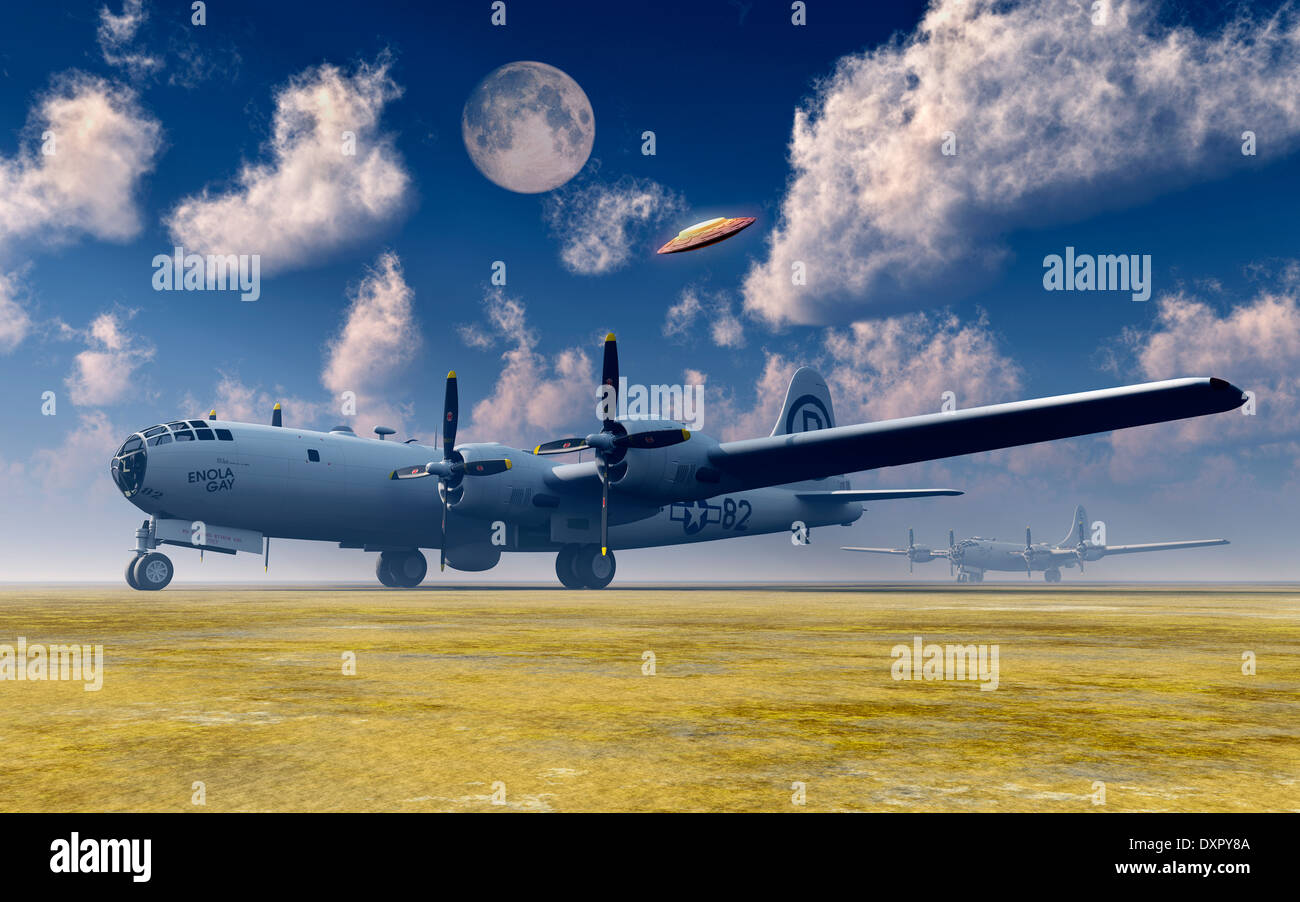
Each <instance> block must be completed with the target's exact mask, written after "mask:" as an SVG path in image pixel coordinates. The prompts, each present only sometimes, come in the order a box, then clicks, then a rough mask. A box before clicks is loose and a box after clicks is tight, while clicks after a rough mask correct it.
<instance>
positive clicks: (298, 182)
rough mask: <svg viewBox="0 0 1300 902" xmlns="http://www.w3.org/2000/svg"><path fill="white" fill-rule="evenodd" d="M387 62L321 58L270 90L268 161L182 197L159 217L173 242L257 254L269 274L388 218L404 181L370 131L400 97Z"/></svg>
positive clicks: (387, 145)
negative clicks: (353, 64) (350, 67)
mask: <svg viewBox="0 0 1300 902" xmlns="http://www.w3.org/2000/svg"><path fill="white" fill-rule="evenodd" d="M388 69H389V64H388V61H387V59H386V58H382V57H381V58H380V59H379V60H378V61H377V62H376V63H374V64H366V63H362V64H360V65H359V66H358V67H357V69H356V71H355V72H353V73H352V74H350V75H349V74H347V73H345V72H343V71H342V70H340V69H339V68H338V67H336V66H332V65H328V64H326V65H322V66H318V67H316V68H313V69H309V70H307V71H305V72H302V73H300V74H298V75H296V76H295V77H293V78H292V79H290V80H289V83H288V84H287V85H285V86H284V87H283V88H281V89H280V90H279V91H278V92H277V93H276V95H275V115H274V119H273V126H272V135H271V140H270V143H269V146H268V147H267V156H268V157H269V159H268V160H267V161H265V162H258V163H247V164H245V165H244V166H243V168H242V169H241V170H240V172H239V175H238V176H237V177H236V179H235V185H234V186H233V187H231V188H230V189H228V190H214V189H205V190H204V191H203V192H201V193H200V194H198V195H196V196H193V197H189V198H186V199H185V200H182V201H181V202H180V203H179V204H178V205H177V207H176V208H175V209H174V210H173V211H172V212H171V214H170V215H169V216H168V218H167V226H168V228H169V230H170V232H171V236H172V239H173V240H174V241H175V242H176V243H178V244H181V245H183V246H184V247H185V248H186V250H187V251H191V252H195V253H201V254H245V253H246V254H261V255H262V271H263V272H276V271H283V270H285V269H289V268H292V267H294V266H298V265H301V264H303V263H305V262H307V261H308V260H311V259H313V258H316V257H319V256H320V255H321V254H323V253H325V252H327V251H329V250H332V249H334V248H338V247H341V246H344V245H346V244H349V243H351V242H353V241H355V240H356V239H357V237H358V236H360V235H364V234H365V233H367V232H370V231H373V230H374V229H375V228H377V227H378V226H379V225H380V224H382V223H384V222H387V221H389V220H391V219H392V218H394V217H395V216H396V215H397V214H398V213H399V212H400V211H401V209H402V208H403V206H404V203H405V201H406V198H407V191H408V188H409V186H410V180H411V179H410V175H409V174H408V173H407V171H406V168H405V167H404V165H403V162H402V159H401V157H400V156H399V154H398V153H397V150H396V148H395V147H394V145H393V139H392V137H391V136H390V135H386V134H384V133H382V132H381V131H380V128H379V120H380V116H381V114H382V113H383V110H384V107H385V106H386V105H387V104H388V102H389V101H391V100H393V99H394V98H396V97H398V96H399V95H400V94H401V89H400V88H399V87H398V85H397V84H396V83H395V82H394V81H393V80H392V78H390V77H389V72H388ZM347 133H350V134H351V135H353V136H355V153H354V154H349V153H346V152H345V149H346V148H347V141H348V139H347V137H346V135H347Z"/></svg>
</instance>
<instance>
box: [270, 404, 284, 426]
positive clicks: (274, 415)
mask: <svg viewBox="0 0 1300 902" xmlns="http://www.w3.org/2000/svg"><path fill="white" fill-rule="evenodd" d="M281 424H282V421H281V414H280V402H279V401H276V402H275V407H274V408H273V409H272V410H271V425H272V426H279V425H281Z"/></svg>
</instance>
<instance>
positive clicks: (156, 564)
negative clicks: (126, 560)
mask: <svg viewBox="0 0 1300 902" xmlns="http://www.w3.org/2000/svg"><path fill="white" fill-rule="evenodd" d="M131 573H132V575H133V576H134V577H135V582H136V587H137V588H140V589H144V590H145V591H148V592H157V591H158V590H159V589H163V588H166V586H167V584H168V583H170V582H171V581H172V576H174V575H175V573H176V569H175V568H174V567H172V562H171V560H170V559H169V558H168V557H167V555H165V554H159V553H158V552H156V551H151V552H149V553H148V554H144V555H141V556H140V557H139V558H137V559H136V561H135V563H134V564H133V565H132V566H131ZM128 582H129V580H128Z"/></svg>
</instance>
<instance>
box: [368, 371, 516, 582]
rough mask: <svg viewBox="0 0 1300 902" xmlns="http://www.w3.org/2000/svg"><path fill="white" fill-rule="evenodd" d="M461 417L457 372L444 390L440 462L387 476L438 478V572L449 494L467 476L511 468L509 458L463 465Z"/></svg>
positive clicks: (443, 567) (450, 375)
mask: <svg viewBox="0 0 1300 902" xmlns="http://www.w3.org/2000/svg"><path fill="white" fill-rule="evenodd" d="M459 418H460V396H459V393H458V392H457V390H456V371H455V370H452V371H451V372H450V373H448V374H447V391H446V395H445V398H444V402H443V416H442V460H431V461H429V462H428V463H426V464H423V465H416V466H411V467H405V468H404V469H401V470H394V471H393V472H392V473H390V474H388V478H389V479H423V478H424V477H425V476H436V477H437V478H438V498H439V499H440V500H441V501H442V527H441V530H440V532H439V537H440V538H439V541H438V569H439V570H446V569H447V508H448V506H449V503H448V494H449V493H450V492H451V491H452V490H454V489H455V488H457V487H458V486H459V485H460V482H461V480H462V479H463V478H464V477H466V476H493V475H495V474H497V473H504V472H505V471H506V470H509V469H510V466H511V464H510V459H509V458H506V457H503V458H500V459H496V460H471V461H468V462H466V460H465V458H463V457H462V456H461V455H460V453H459V452H458V451H456V450H455V448H456V422H457V420H459Z"/></svg>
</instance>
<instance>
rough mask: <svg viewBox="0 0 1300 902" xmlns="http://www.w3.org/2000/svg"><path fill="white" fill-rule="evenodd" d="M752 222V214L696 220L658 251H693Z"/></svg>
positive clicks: (665, 252) (675, 252)
mask: <svg viewBox="0 0 1300 902" xmlns="http://www.w3.org/2000/svg"><path fill="white" fill-rule="evenodd" d="M753 224H754V217H752V216H740V217H736V218H733V219H728V218H727V217H726V216H719V217H718V218H717V219H706V220H704V222H697V223H696V224H695V225H693V226H688V227H687V228H684V229H682V230H681V231H680V232H678V233H677V237H676V238H674V239H673V240H672V241H670V242H668V243H667V244H665V245H664V246H663V247H661V248H659V253H661V254H679V253H681V252H682V251H693V250H695V249H697V248H701V247H705V246H707V245H710V244H717V243H718V242H719V241H725V240H726V239H728V238H730V237H731V236H732V235H734V234H736V233H737V232H739V231H740V230H741V229H746V228H748V227H749V226H751V225H753Z"/></svg>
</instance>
